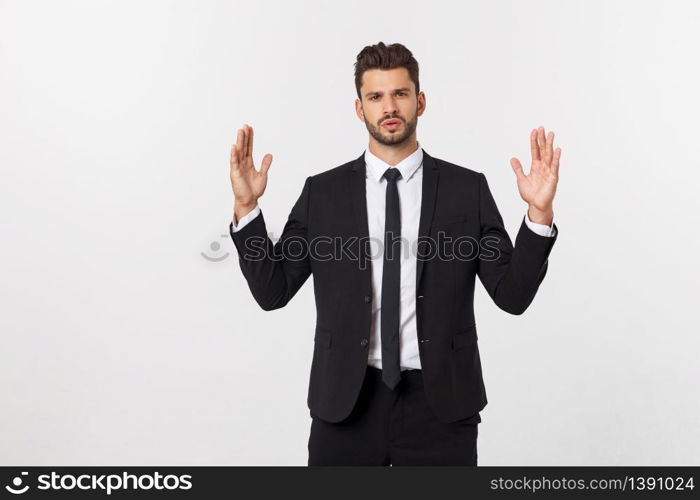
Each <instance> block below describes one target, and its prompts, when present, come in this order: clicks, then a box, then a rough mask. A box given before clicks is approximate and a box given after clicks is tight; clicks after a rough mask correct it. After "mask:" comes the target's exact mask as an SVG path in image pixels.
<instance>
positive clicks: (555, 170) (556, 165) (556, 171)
mask: <svg viewBox="0 0 700 500" xmlns="http://www.w3.org/2000/svg"><path fill="white" fill-rule="evenodd" d="M559 158H561V148H557V149H556V150H554V156H553V158H552V173H553V174H554V176H555V177H556V178H557V179H558V178H559Z"/></svg>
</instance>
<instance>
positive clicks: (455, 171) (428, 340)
mask: <svg viewBox="0 0 700 500" xmlns="http://www.w3.org/2000/svg"><path fill="white" fill-rule="evenodd" d="M365 168H366V167H365V161H364V153H363V154H362V155H360V156H359V157H358V158H356V159H355V160H353V161H350V162H348V163H345V164H343V165H340V166H338V167H336V168H333V169H331V170H328V171H325V172H322V173H319V174H317V175H313V176H310V177H308V178H307V179H306V182H305V183H304V187H303V190H302V192H301V195H300V196H299V199H298V200H297V202H296V203H295V205H294V207H293V208H292V211H291V213H290V215H289V218H288V220H287V222H286V224H285V226H284V229H283V232H282V235H281V237H280V238H279V240H278V241H277V242H276V243H275V244H274V245H273V243H272V241H271V240H270V239H269V238H268V236H267V229H266V227H265V219H264V217H263V214H262V212H261V213H260V214H259V215H258V216H257V217H255V218H254V219H253V220H252V221H250V222H249V223H248V224H247V225H246V226H244V227H243V228H242V229H241V230H239V231H237V232H235V233H234V232H233V230H232V226H230V227H229V231H230V234H231V238H232V239H233V243H234V245H235V247H236V249H237V251H238V255H239V264H240V267H241V270H242V271H243V275H244V276H245V278H246V280H247V282H248V286H249V288H250V291H251V292H252V294H253V297H254V298H255V300H256V302H257V303H258V304H259V305H260V307H262V308H263V309H264V310H266V311H269V310H273V309H278V308H280V307H283V306H285V305H286V304H287V303H288V302H289V301H290V300H291V298H292V297H293V296H294V295H295V294H296V292H297V291H298V290H299V288H300V287H301V286H302V285H303V284H304V282H305V281H306V279H307V278H308V277H309V275H313V283H314V295H315V301H316V326H315V334H314V352H313V361H312V364H311V371H310V379H309V391H308V400H307V403H308V406H309V410H310V414H311V415H312V416H316V417H319V418H321V419H323V420H326V421H328V422H339V421H341V420H343V419H345V418H346V417H347V416H348V415H349V414H350V412H351V410H352V409H353V407H354V405H355V402H356V401H357V397H358V394H359V392H360V388H361V386H362V382H363V379H364V376H365V371H366V369H367V366H368V361H367V360H368V347H369V335H370V319H371V308H372V280H371V274H370V273H371V260H370V259H369V255H368V251H367V250H368V248H369V247H368V245H367V242H368V237H369V230H368V221H367V198H366V192H365ZM554 227H555V228H556V225H555V226H554ZM418 233H419V234H418V237H419V241H420V242H421V244H420V245H419V246H418V251H419V255H420V257H417V258H418V261H417V263H416V265H417V278H416V320H417V329H418V331H417V333H418V340H419V344H418V345H419V354H420V360H421V368H422V371H423V378H424V386H425V391H426V395H427V399H428V401H429V403H430V405H431V407H432V409H433V411H434V413H435V415H436V416H437V417H438V418H439V419H440V420H441V421H442V422H445V423H449V422H454V421H456V420H460V419H464V418H467V417H470V416H473V415H474V414H476V413H477V412H478V411H480V410H481V409H482V408H484V406H486V403H487V399H486V391H485V388H484V382H483V378H482V372H481V360H480V357H479V345H478V340H477V339H478V336H477V328H476V322H475V320H474V308H473V299H474V282H475V277H476V276H477V275H478V276H479V279H480V280H481V282H482V284H483V285H484V287H485V288H486V290H487V292H488V294H489V295H490V296H491V298H492V299H493V300H494V302H495V303H496V304H497V305H498V307H500V308H501V309H503V310H504V311H507V312H509V313H511V314H522V313H523V312H524V311H525V309H527V307H528V306H529V304H530V303H531V302H532V300H533V298H534V296H535V293H536V292H537V289H538V287H539V285H540V283H541V281H542V279H543V278H544V276H545V274H546V272H547V258H548V256H549V252H550V250H551V249H552V246H553V245H554V242H555V240H556V236H554V237H545V236H540V235H538V234H536V233H534V232H533V231H532V230H530V229H529V228H528V227H527V225H526V224H525V216H523V221H522V223H521V225H520V229H519V231H518V235H517V237H516V240H515V247H513V244H512V243H511V240H510V238H509V236H508V233H507V232H506V230H505V228H504V226H503V219H502V217H501V215H500V213H499V211H498V208H497V207H496V203H495V202H494V199H493V196H492V195H491V192H490V190H489V187H488V184H487V182H486V177H485V176H484V174H482V173H480V172H476V171H473V170H470V169H468V168H464V167H461V166H459V165H454V164H452V163H449V162H446V161H443V160H440V159H438V158H433V157H432V156H430V155H429V154H428V153H426V152H425V150H423V194H422V202H421V215H420V221H419V230H418ZM557 233H558V229H557ZM440 237H442V241H443V242H445V241H447V240H445V238H448V237H451V238H453V240H452V243H451V244H448V245H445V244H444V243H443V244H442V245H441V244H440ZM459 237H461V241H462V244H461V245H458V244H457V243H458V242H459V241H460V239H457V238H459ZM428 238H429V239H428ZM431 240H432V241H433V242H434V243H432V244H430V243H429V241H431ZM467 242H471V244H470V243H467ZM474 244H475V245H476V248H473V247H474ZM470 246H471V247H472V252H471V254H470V252H469V250H470ZM437 248H444V249H447V250H446V251H442V253H441V254H431V253H430V252H431V251H433V252H434V251H435V250H436V249H437ZM431 249H432V250H431ZM458 249H460V253H459V257H460V258H456V255H457V253H456V252H457V250H458ZM475 252H476V253H475ZM477 254H478V257H477ZM450 255H452V256H453V258H449V256H450ZM363 257H364V258H363ZM470 257H471V258H470Z"/></svg>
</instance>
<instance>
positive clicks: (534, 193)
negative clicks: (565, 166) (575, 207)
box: [510, 127, 561, 225]
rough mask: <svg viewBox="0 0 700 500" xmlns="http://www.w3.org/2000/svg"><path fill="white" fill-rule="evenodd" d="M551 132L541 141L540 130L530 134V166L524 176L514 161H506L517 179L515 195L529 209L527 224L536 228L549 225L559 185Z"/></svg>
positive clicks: (519, 165)
mask: <svg viewBox="0 0 700 500" xmlns="http://www.w3.org/2000/svg"><path fill="white" fill-rule="evenodd" d="M553 147H554V132H552V131H550V132H549V134H547V136H546V139H545V132H544V127H539V128H537V129H533V130H532V132H530V151H531V154H532V165H531V166H530V172H529V173H528V174H527V175H525V173H524V172H523V167H522V165H521V164H520V161H518V159H517V158H511V159H510V165H511V167H513V171H514V172H515V175H516V177H517V182H518V191H519V192H520V196H521V198H522V199H523V200H525V201H526V202H527V204H528V205H529V210H528V215H529V216H530V220H532V221H533V222H538V223H540V224H547V225H549V224H551V221H552V218H553V216H554V215H553V213H554V212H553V209H552V202H553V200H554V194H555V193H556V190H557V182H559V158H560V157H561V148H557V149H556V150H554V149H553Z"/></svg>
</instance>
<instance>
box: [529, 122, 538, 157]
mask: <svg viewBox="0 0 700 500" xmlns="http://www.w3.org/2000/svg"><path fill="white" fill-rule="evenodd" d="M530 154H531V155H532V161H533V162H534V161H537V160H539V159H540V149H539V147H538V146H537V129H536V128H533V129H532V132H530Z"/></svg>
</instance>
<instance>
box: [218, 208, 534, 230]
mask: <svg viewBox="0 0 700 500" xmlns="http://www.w3.org/2000/svg"><path fill="white" fill-rule="evenodd" d="M259 213H260V205H257V204H256V205H255V208H254V209H253V210H251V211H250V212H248V213H247V214H245V215H244V216H243V217H241V220H239V221H238V224H236V217H235V216H234V217H233V218H232V219H231V230H232V231H233V232H234V233H235V232H236V231H240V230H241V229H243V228H244V227H245V225H246V224H248V223H249V222H250V221H251V220H253V219H255V217H257V215H258V214H259ZM545 227H546V226H545Z"/></svg>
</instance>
